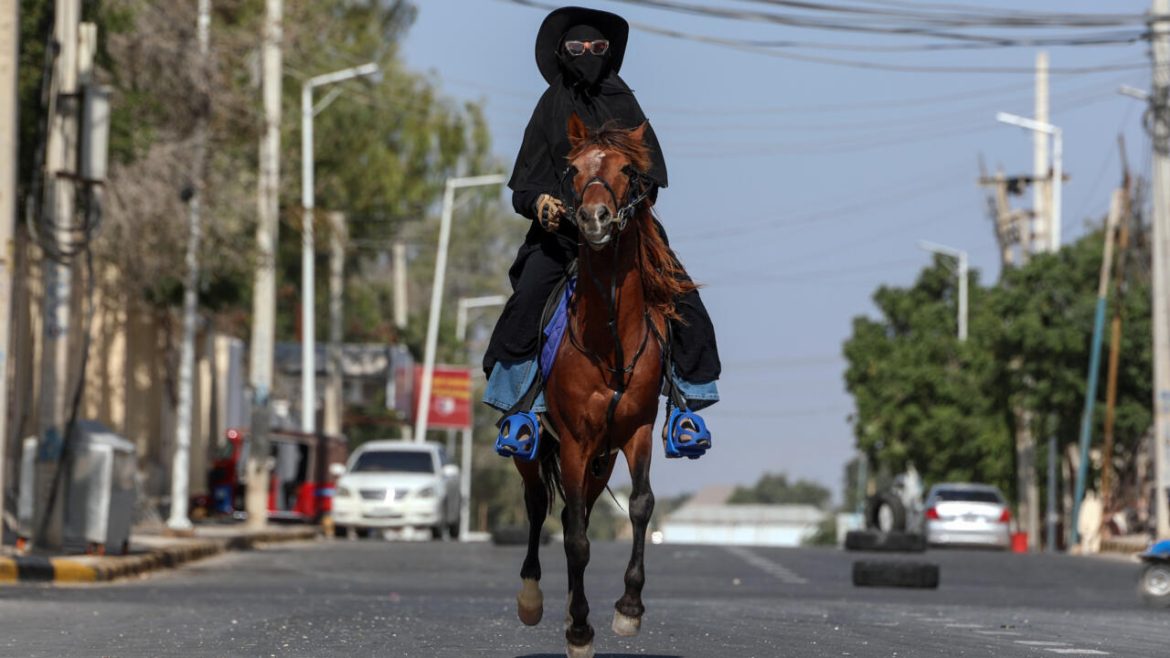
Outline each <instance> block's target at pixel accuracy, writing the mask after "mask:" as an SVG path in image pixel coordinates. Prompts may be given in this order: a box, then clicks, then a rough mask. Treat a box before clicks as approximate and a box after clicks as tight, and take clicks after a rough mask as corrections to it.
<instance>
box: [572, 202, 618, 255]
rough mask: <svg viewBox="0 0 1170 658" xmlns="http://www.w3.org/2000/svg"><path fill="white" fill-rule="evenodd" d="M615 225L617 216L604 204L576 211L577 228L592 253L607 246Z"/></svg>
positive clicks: (583, 207)
mask: <svg viewBox="0 0 1170 658" xmlns="http://www.w3.org/2000/svg"><path fill="white" fill-rule="evenodd" d="M616 225H617V215H616V214H615V213H614V212H613V210H611V209H610V208H609V206H607V205H605V204H604V203H598V204H594V205H590V206H582V207H581V208H579V209H578V210H577V228H578V230H580V231H581V235H582V236H584V238H585V241H586V242H588V243H589V246H590V247H591V248H592V249H593V250H594V251H600V250H602V249H603V248H604V247H605V245H607V244H609V241H610V240H611V239H613V234H614V228H615V227H616Z"/></svg>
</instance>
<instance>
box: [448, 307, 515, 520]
mask: <svg viewBox="0 0 1170 658" xmlns="http://www.w3.org/2000/svg"><path fill="white" fill-rule="evenodd" d="M506 303H508V298H507V297H506V296H504V295H487V296H484V297H460V298H459V304H458V306H457V308H458V312H457V313H456V315H455V336H456V337H457V338H458V339H459V342H461V343H462V342H463V341H464V340H466V339H467V311H468V310H469V309H473V308H486V307H489V306H503V305H504V304H506ZM468 360H470V355H468ZM473 368H474V366H473ZM459 457H460V462H461V463H462V466H461V470H460V474H459V475H460V477H459V494H460V496H459V500H460V506H459V540H460V541H467V533H468V531H469V530H470V529H471V528H470V525H471V430H470V429H467V430H464V431H463V447H462V448H461V449H460V452H459Z"/></svg>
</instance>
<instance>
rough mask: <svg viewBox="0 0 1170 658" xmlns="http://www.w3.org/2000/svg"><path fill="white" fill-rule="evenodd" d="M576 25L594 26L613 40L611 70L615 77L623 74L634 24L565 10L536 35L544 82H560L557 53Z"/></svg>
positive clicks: (597, 13) (550, 18) (598, 12)
mask: <svg viewBox="0 0 1170 658" xmlns="http://www.w3.org/2000/svg"><path fill="white" fill-rule="evenodd" d="M574 25H591V26H593V27H595V28H597V29H598V30H601V33H602V34H604V35H605V37H606V38H607V39H609V61H610V65H609V68H610V70H611V71H613V72H614V73H617V72H619V71H620V70H621V68H622V59H623V58H625V56H626V41H627V40H628V39H629V36H630V24H629V23H627V22H626V19H624V18H622V17H621V16H618V15H617V14H611V13H609V12H608V11H601V10H599V9H586V8H584V7H561V8H560V9H557V10H555V11H553V12H552V13H551V14H549V15H548V16H547V17H545V19H544V22H543V23H541V24H540V31H539V32H537V33H536V67H537V68H539V69H540V74H541V75H543V76H544V79H545V80H546V81H548V83H549V84H552V83H553V81H554V80H556V79H557V73H558V70H557V49H558V48H560V47H561V37H563V36H564V35H565V32H568V31H569V28H571V27H573V26H574Z"/></svg>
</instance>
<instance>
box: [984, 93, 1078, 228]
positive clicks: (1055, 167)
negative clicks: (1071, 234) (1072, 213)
mask: <svg viewBox="0 0 1170 658" xmlns="http://www.w3.org/2000/svg"><path fill="white" fill-rule="evenodd" d="M995 119H996V121H999V122H1001V123H1006V124H1009V125H1012V126H1019V127H1020V128H1026V129H1028V130H1034V131H1036V132H1042V133H1044V134H1046V135H1051V136H1052V227H1051V230H1049V232H1048V248H1049V250H1050V251H1060V227H1061V216H1060V211H1061V208H1060V203H1061V192H1062V189H1063V187H1064V137H1063V132H1062V131H1061V130H1060V128H1058V127H1056V126H1054V125H1052V124H1051V123H1044V122H1043V121H1036V120H1035V119H1029V118H1027V117H1022V116H1018V115H1015V114H1009V113H1007V112H999V113H997V114H996V115H995Z"/></svg>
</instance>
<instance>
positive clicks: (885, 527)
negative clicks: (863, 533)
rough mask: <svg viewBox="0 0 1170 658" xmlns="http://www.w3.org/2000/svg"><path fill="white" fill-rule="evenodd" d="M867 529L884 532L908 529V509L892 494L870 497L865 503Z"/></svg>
mask: <svg viewBox="0 0 1170 658" xmlns="http://www.w3.org/2000/svg"><path fill="white" fill-rule="evenodd" d="M865 527H866V528H868V529H870V530H880V531H882V532H894V531H903V530H905V529H906V507H905V506H903V505H902V501H901V500H900V499H899V498H898V497H897V496H895V495H894V494H891V493H879V494H875V495H873V496H870V498H869V500H868V501H866V503H865Z"/></svg>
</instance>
